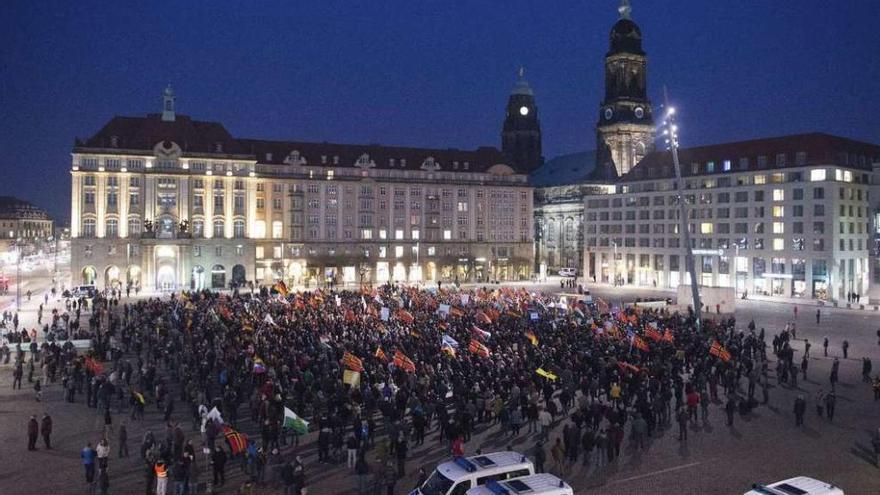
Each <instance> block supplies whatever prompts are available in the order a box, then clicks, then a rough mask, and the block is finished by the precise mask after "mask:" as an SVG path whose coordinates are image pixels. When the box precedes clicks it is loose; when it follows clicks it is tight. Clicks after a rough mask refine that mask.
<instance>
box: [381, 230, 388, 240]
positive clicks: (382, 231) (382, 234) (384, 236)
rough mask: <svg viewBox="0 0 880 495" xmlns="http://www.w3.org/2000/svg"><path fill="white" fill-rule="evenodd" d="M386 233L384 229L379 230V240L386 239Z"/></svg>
mask: <svg viewBox="0 0 880 495" xmlns="http://www.w3.org/2000/svg"><path fill="white" fill-rule="evenodd" d="M387 238H388V231H387V230H385V229H379V239H387Z"/></svg>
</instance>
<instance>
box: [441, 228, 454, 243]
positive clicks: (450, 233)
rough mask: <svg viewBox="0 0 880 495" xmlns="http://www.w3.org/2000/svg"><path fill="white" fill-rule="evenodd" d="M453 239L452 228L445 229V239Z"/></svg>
mask: <svg viewBox="0 0 880 495" xmlns="http://www.w3.org/2000/svg"><path fill="white" fill-rule="evenodd" d="M451 239H452V231H451V230H444V231H443V240H444V241H448V240H451Z"/></svg>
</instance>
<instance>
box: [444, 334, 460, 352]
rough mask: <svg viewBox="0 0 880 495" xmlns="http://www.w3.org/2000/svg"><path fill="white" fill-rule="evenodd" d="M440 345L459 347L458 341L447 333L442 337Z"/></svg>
mask: <svg viewBox="0 0 880 495" xmlns="http://www.w3.org/2000/svg"><path fill="white" fill-rule="evenodd" d="M440 345H441V346H443V345H445V346H449V347H452V348H453V349H458V341H457V340H455V339H453V338H452V337H450V336H449V335H446V334H445V333H444V334H443V338H442V339H441V343H440Z"/></svg>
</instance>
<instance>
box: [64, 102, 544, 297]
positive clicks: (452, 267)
mask: <svg viewBox="0 0 880 495" xmlns="http://www.w3.org/2000/svg"><path fill="white" fill-rule="evenodd" d="M517 87H520V85H519V84H518V85H517ZM515 90H516V89H515ZM516 96H517V97H519V96H521V95H518V94H517V95H516ZM511 98H514V96H511ZM522 105H523V106H525V105H528V103H523V104H522ZM529 109H530V110H534V112H533V115H534V113H536V111H537V110H536V108H535V107H534V105H532V106H531V107H529ZM535 122H536V120H535ZM517 150H525V151H527V152H529V153H531V152H532V151H533V150H531V149H528V148H517V147H514V151H517ZM512 156H513V155H512ZM519 156H520V155H518V154H516V155H515V157H519ZM508 161H509V159H508V158H506V157H505V156H504V154H502V152H501V151H499V150H498V149H497V148H494V147H481V148H478V149H476V150H456V149H449V148H447V149H423V148H407V147H391V146H379V145H351V144H332V143H308V142H299V141H271V140H260V139H242V138H238V137H234V136H232V135H231V134H230V133H229V132H228V131H227V130H226V128H225V127H224V126H223V125H221V124H219V123H215V122H205V121H199V120H195V119H193V118H191V117H189V116H186V115H179V114H177V112H176V111H175V98H174V94H173V92H172V91H171V90H170V89H168V90H166V92H165V94H164V96H163V106H162V113H161V114H150V115H147V116H144V117H115V118H113V119H112V120H111V121H110V122H109V123H107V124H106V125H105V126H104V127H103V128H102V129H101V130H100V131H98V133H97V134H95V135H93V136H92V137H90V138H88V139H84V140H77V142H76V143H75V146H74V149H73V160H72V167H71V177H72V203H71V238H72V243H71V244H72V255H71V263H72V273H73V274H74V275H73V279H74V283H97V284H98V285H99V286H100V287H104V286H123V287H124V286H126V285H133V286H142V287H145V288H157V289H167V290H179V289H187V288H192V289H201V288H222V287H229V286H230V285H241V284H243V283H245V282H255V283H257V284H268V283H271V282H273V281H275V280H284V281H285V282H287V283H288V284H290V285H296V286H312V287H314V286H317V285H323V284H325V283H337V284H338V283H349V284H354V283H383V282H387V281H392V282H393V281H401V282H403V281H409V282H431V283H433V282H437V281H449V282H455V281H460V282H467V281H486V280H518V279H526V278H528V277H530V276H531V273H532V265H533V248H534V245H533V232H534V227H533V224H532V222H533V213H532V188H531V186H530V185H529V184H528V181H527V175H526V173H525V172H526V171H527V170H526V169H522V168H518V167H514V166H510V165H508V164H507V163H508ZM517 163H520V164H525V163H529V162H528V161H524V160H522V159H521V160H520V161H518V162H517Z"/></svg>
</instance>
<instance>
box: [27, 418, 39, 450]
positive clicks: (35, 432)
mask: <svg viewBox="0 0 880 495" xmlns="http://www.w3.org/2000/svg"><path fill="white" fill-rule="evenodd" d="M27 433H28V450H37V437H38V436H39V435H40V423H38V422H37V416H36V415H35V414H32V415H31V419H30V420H28V426H27Z"/></svg>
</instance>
